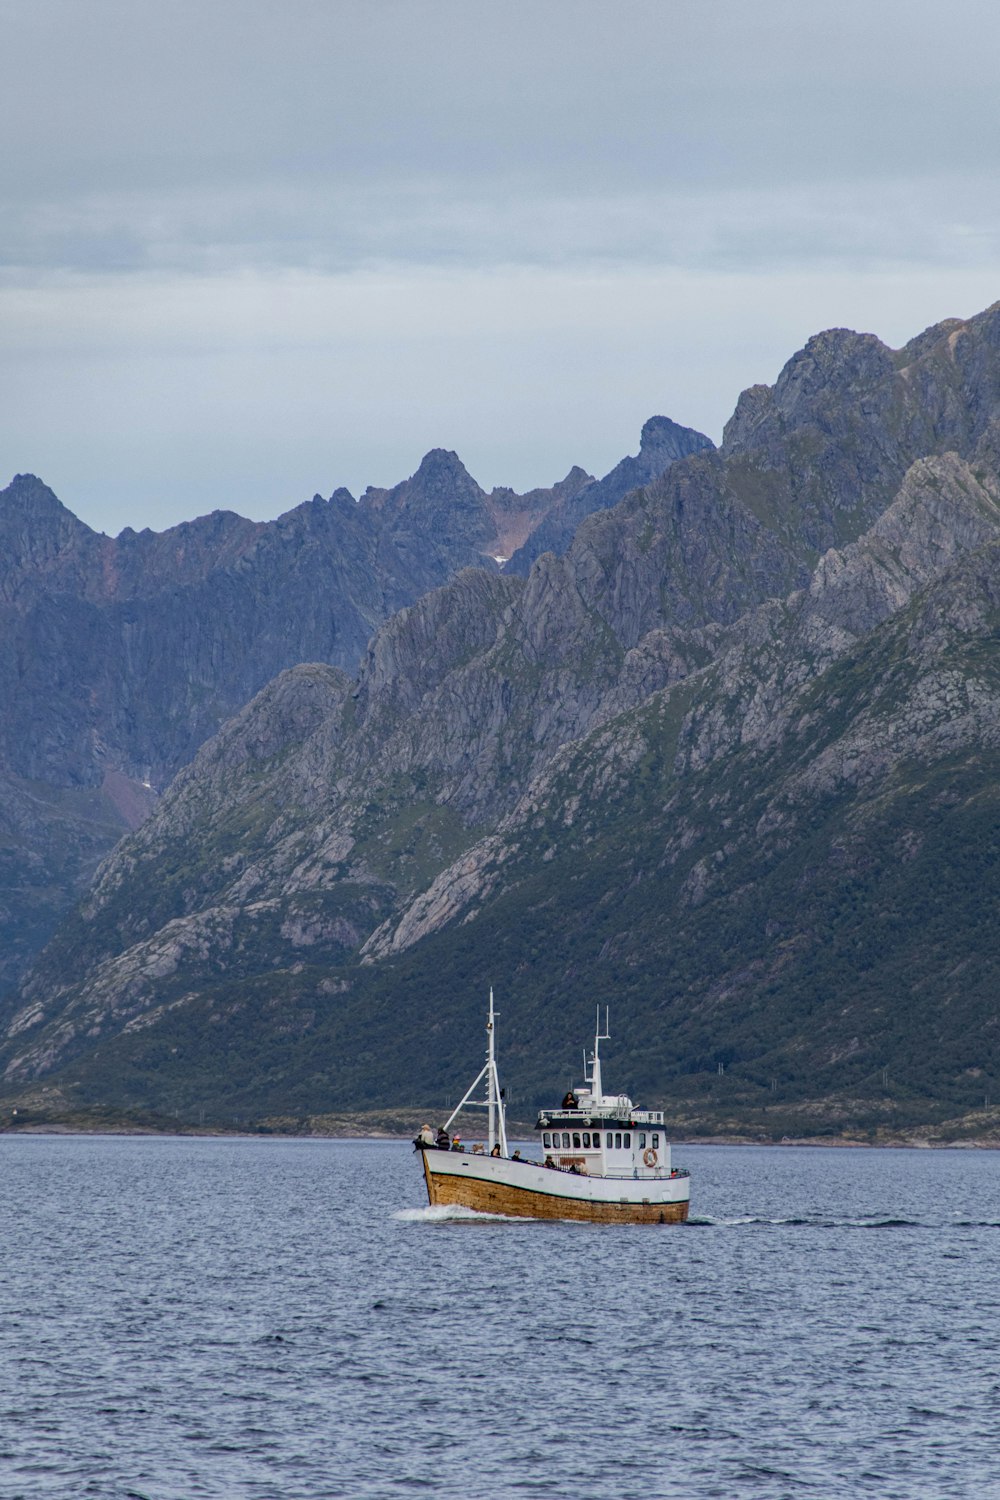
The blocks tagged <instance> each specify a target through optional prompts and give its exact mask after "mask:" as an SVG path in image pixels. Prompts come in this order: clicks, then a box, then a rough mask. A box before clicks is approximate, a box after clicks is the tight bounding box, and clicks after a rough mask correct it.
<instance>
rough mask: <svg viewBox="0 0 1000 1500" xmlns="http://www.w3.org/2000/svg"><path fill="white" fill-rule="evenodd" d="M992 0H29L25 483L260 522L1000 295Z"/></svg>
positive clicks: (525, 472) (609, 433) (598, 469)
mask: <svg viewBox="0 0 1000 1500" xmlns="http://www.w3.org/2000/svg"><path fill="white" fill-rule="evenodd" d="M998 56H1000V9H998V8H997V6H996V5H995V0H989V3H987V0H950V3H949V4H948V5H947V6H944V5H942V4H941V3H940V0H877V3H876V4H873V3H872V0H808V3H807V4H803V3H802V0H211V3H210V4H205V3H204V0H197V3H191V0H0V131H2V135H0V139H2V140H3V142H4V148H3V150H2V152H0V194H2V204H3V212H2V214H0V485H2V484H6V483H7V482H8V481H9V479H10V478H11V477H12V476H13V475H14V474H15V473H18V472H31V473H35V474H38V475H39V476H40V477H41V478H43V479H44V480H45V481H46V482H47V483H48V484H49V485H51V486H52V488H53V489H54V490H55V491H56V493H57V494H58V495H59V496H60V498H61V499H62V500H63V501H64V503H65V504H66V505H68V506H69V507H70V509H71V510H73V511H74V512H75V513H76V514H77V515H79V516H81V517H82V518H83V519H84V520H85V521H87V522H88V523H89V524H90V525H92V526H94V527H95V528H97V529H100V530H105V531H108V532H111V533H116V532H117V531H119V530H120V529H121V528H122V527H124V526H126V525H130V526H134V527H136V528H141V527H143V526H152V527H153V528H154V529H157V530H159V529H162V528H163V527H165V526H168V525H172V524H175V523H176V522H178V521H181V520H185V519H190V518H191V517H192V516H195V515H198V514H203V513H204V512H206V511H210V510H213V509H216V508H227V509H232V510H237V511H239V512H240V513H241V514H243V515H248V516H252V517H254V518H258V519H265V518H268V517H271V516H275V515H277V514H279V513H280V512H281V511H284V510H287V509H288V508H290V507H291V506H293V505H296V504H298V503H300V502H302V501H304V500H307V499H309V498H310V497H311V496H312V495H313V494H314V493H320V494H324V495H328V494H330V493H331V492H332V491H333V490H334V489H335V488H337V487H338V486H339V485H342V484H343V485H347V486H348V488H349V489H351V490H352V492H353V493H354V494H355V495H358V494H360V493H361V492H362V491H363V490H364V488H365V487H366V485H369V484H374V485H379V486H382V485H391V484H394V483H396V482H398V481H399V480H400V479H403V478H405V477H406V476H407V475H409V474H411V473H412V472H413V471H414V469H415V468H416V467H417V465H418V463H419V461H420V458H421V457H422V455H423V454H424V453H425V452H426V451H427V450H428V449H429V448H432V447H444V448H452V449H455V450H456V451H457V452H458V454H459V455H460V457H461V458H462V460H463V461H464V463H465V464H466V466H467V468H468V469H469V470H470V472H471V473H472V474H473V475H474V476H475V477H476V478H477V479H478V480H479V482H480V483H481V484H483V485H484V486H485V487H486V488H489V487H490V486H492V485H494V484H509V485H512V486H514V487H515V488H516V489H521V490H523V489H527V488H530V487H532V486H535V485H541V484H551V483H552V482H554V481H555V480H556V479H558V478H561V477H562V476H563V475H564V474H565V473H566V472H567V471H568V470H569V468H570V467H571V466H572V465H573V464H576V463H578V464H581V465H582V466H583V467H584V468H586V469H588V470H589V471H590V472H591V473H595V474H603V473H605V472H606V471H607V470H608V469H610V468H611V467H612V466H613V465H614V464H615V463H616V462H617V461H618V459H620V458H621V457H622V456H623V455H624V454H625V453H628V452H635V451H636V449H637V447H638V436H639V429H640V427H641V425H642V423H643V421H644V420H645V419H646V418H647V417H649V416H651V415H652V414H654V413H662V414H664V415H666V416H670V417H673V418H674V419H675V420H676V421H678V422H682V423H684V424H686V425H689V426H693V427H696V428H698V429H699V430H701V431H703V432H706V433H708V435H709V436H710V437H712V438H713V439H715V440H716V441H718V440H719V438H720V437H721V433H722V427H723V424H724V422H725V421H726V419H727V417H728V416H729V415H730V413H731V412H732V410H733V407H734V406H735V404H736V398H737V396H738V394H739V392H740V390H741V389H742V388H743V387H744V386H746V385H750V384H753V383H756V382H759V381H767V382H771V381H773V380H774V379H775V377H776V376H777V374H778V372H779V370H780V369H781V367H782V365H783V364H784V363H785V361H786V360H787V359H788V357H789V356H790V355H791V354H792V353H793V352H794V351H795V350H796V349H797V348H799V347H801V345H802V344H803V343H804V342H805V340H806V339H807V338H808V337H809V336H810V334H812V333H815V332H818V331H819V330H820V329H823V328H828V327H852V328H858V329H864V330H866V331H870V332H874V333H877V334H879V335H880V337H882V338H883V339H885V341H886V342H887V343H889V344H892V345H893V346H898V345H900V344H902V343H905V342H906V340H907V339H908V338H910V337H912V336H913V335H914V334H916V333H919V332H920V331H921V330H922V329H923V328H925V327H926V326H928V325H929V324H931V323H936V322H939V321H940V320H942V319H943V318H946V317H968V316H971V315H972V314H974V313H976V312H978V311H981V310H982V309H983V308H984V307H987V306H988V305H989V304H990V303H992V302H993V301H995V300H997V299H998V298H1000V191H998V184H1000V173H998V166H1000V104H998V102H997V101H998V94H997V88H996V79H995V75H996V65H997V59H998Z"/></svg>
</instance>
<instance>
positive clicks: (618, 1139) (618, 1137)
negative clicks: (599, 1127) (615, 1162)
mask: <svg viewBox="0 0 1000 1500" xmlns="http://www.w3.org/2000/svg"><path fill="white" fill-rule="evenodd" d="M615 1145H616V1146H617V1147H618V1149H619V1151H620V1150H621V1145H622V1133H621V1131H620V1130H616V1131H615Z"/></svg>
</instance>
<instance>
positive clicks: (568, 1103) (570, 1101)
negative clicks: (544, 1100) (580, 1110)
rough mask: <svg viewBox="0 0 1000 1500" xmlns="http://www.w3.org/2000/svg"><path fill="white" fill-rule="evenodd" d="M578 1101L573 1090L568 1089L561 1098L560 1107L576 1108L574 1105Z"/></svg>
mask: <svg viewBox="0 0 1000 1500" xmlns="http://www.w3.org/2000/svg"><path fill="white" fill-rule="evenodd" d="M579 1102H580V1101H579V1099H577V1097H576V1095H575V1094H574V1092H573V1090H572V1089H568V1090H567V1092H566V1097H565V1098H564V1099H563V1102H562V1107H563V1109H576V1106H577V1105H578V1104H579Z"/></svg>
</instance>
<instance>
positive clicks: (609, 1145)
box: [608, 1130, 615, 1151]
mask: <svg viewBox="0 0 1000 1500" xmlns="http://www.w3.org/2000/svg"><path fill="white" fill-rule="evenodd" d="M614 1143H615V1138H614V1136H613V1135H612V1134H611V1131H610V1130H609V1131H608V1150H609V1151H610V1150H611V1147H612V1146H613V1145H614Z"/></svg>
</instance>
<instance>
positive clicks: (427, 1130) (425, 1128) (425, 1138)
mask: <svg viewBox="0 0 1000 1500" xmlns="http://www.w3.org/2000/svg"><path fill="white" fill-rule="evenodd" d="M417 1144H418V1145H419V1146H422V1147H423V1148H424V1150H425V1151H426V1150H428V1149H429V1148H430V1147H431V1146H433V1145H434V1132H433V1130H432V1129H431V1127H430V1126H429V1125H421V1127H420V1134H419V1135H418V1136H417Z"/></svg>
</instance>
